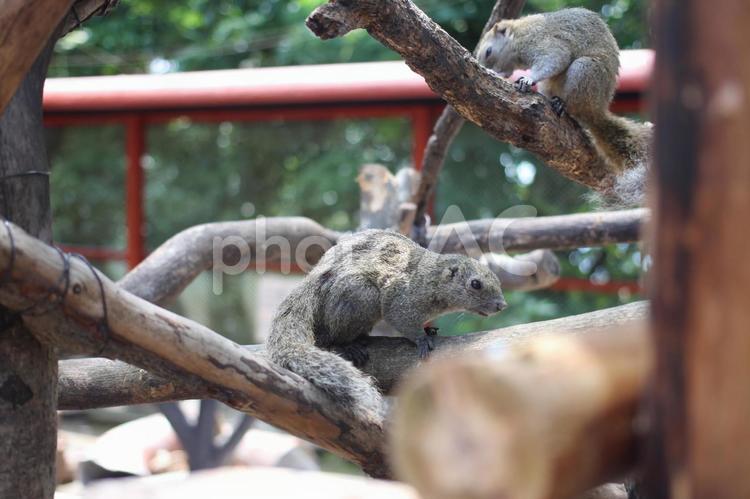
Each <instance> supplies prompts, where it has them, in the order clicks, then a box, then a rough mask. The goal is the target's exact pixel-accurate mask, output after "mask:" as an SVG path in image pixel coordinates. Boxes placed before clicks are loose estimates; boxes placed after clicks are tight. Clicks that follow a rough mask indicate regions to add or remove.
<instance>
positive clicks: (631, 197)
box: [581, 111, 653, 206]
mask: <svg viewBox="0 0 750 499" xmlns="http://www.w3.org/2000/svg"><path fill="white" fill-rule="evenodd" d="M581 121H582V122H583V123H584V125H585V126H586V129H587V130H588V131H589V133H590V134H591V135H592V136H593V138H594V143H595V144H596V147H597V149H598V150H599V152H600V154H601V155H602V156H604V158H605V159H606V160H607V161H608V163H609V164H610V165H611V166H612V168H613V169H614V170H615V175H616V179H615V182H614V185H613V187H612V196H608V197H609V198H614V199H613V200H614V203H613V202H611V201H612V199H610V200H608V202H607V204H608V205H610V206H612V205H620V206H633V205H641V204H643V200H644V195H645V192H644V190H645V185H646V176H647V174H648V171H647V166H648V160H649V153H650V148H651V141H652V137H653V126H652V125H651V124H650V123H638V122H635V121H632V120H629V119H628V118H623V117H621V116H617V115H615V114H612V113H610V112H609V111H607V112H606V113H605V114H603V115H594V116H582V117H581Z"/></svg>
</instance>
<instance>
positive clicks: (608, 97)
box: [478, 8, 653, 204]
mask: <svg viewBox="0 0 750 499" xmlns="http://www.w3.org/2000/svg"><path fill="white" fill-rule="evenodd" d="M478 54H479V55H478V58H479V62H480V63H481V64H483V65H485V66H487V67H488V68H490V69H494V70H495V71H497V72H498V73H500V75H502V76H505V77H509V76H510V75H511V74H512V73H513V71H514V70H515V69H529V70H530V72H529V75H528V76H522V77H520V78H519V79H518V81H517V82H516V88H517V89H518V90H519V91H521V92H529V91H531V87H532V86H534V85H536V86H537V88H538V90H539V92H540V93H542V94H543V95H545V96H546V97H548V98H550V99H551V103H552V107H553V109H554V110H555V112H556V113H557V114H558V115H562V113H563V112H565V111H567V112H568V113H569V114H570V115H571V116H573V117H574V118H575V119H576V120H578V121H579V122H580V123H581V124H582V125H583V126H584V128H585V129H586V130H587V131H588V132H589V133H590V134H591V136H592V137H593V139H594V144H595V145H596V147H597V150H598V151H599V153H600V155H601V156H603V158H604V159H605V160H606V161H607V164H608V165H609V166H610V167H611V168H612V170H613V172H614V173H615V174H616V175H617V181H616V182H615V185H614V187H613V190H614V193H613V194H614V195H615V196H616V197H617V198H618V199H620V201H621V202H622V203H625V204H640V203H641V202H642V198H643V189H644V177H645V175H646V165H647V163H648V157H649V150H650V145H651V139H652V135H653V132H652V126H651V125H650V124H645V123H637V122H635V121H632V120H629V119H627V118H623V117H620V116H616V115H614V114H612V113H611V112H610V111H609V104H610V102H611V101H612V98H613V97H614V94H615V89H616V85H617V73H618V70H619V67H620V59H619V54H620V50H619V48H618V46H617V42H616V41H615V38H614V36H612V33H611V32H610V30H609V28H608V27H607V24H606V23H605V22H604V21H603V20H602V18H601V17H599V15H597V14H596V13H594V12H591V11H590V10H587V9H583V8H572V9H563V10H559V11H556V12H549V13H544V14H533V15H529V16H525V17H522V18H520V19H506V20H502V21H500V22H498V23H497V24H495V25H494V26H493V27H492V28H491V29H490V30H489V31H488V32H487V33H486V34H485V35H484V37H483V38H482V40H481V42H480V44H479V49H478Z"/></svg>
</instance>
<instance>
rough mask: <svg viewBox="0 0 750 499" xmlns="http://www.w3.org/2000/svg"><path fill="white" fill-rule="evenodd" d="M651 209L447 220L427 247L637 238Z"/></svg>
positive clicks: (528, 246) (573, 244)
mask: <svg viewBox="0 0 750 499" xmlns="http://www.w3.org/2000/svg"><path fill="white" fill-rule="evenodd" d="M649 216H650V215H649V211H648V210H646V209H643V208H638V209H634V210H622V211H609V212H595V213H579V214H575V215H558V216H551V217H536V218H531V217H529V218H505V219H503V218H494V219H485V220H472V221H469V222H463V223H458V224H444V225H439V226H437V227H434V228H432V229H431V230H430V231H429V238H428V242H429V244H428V247H429V248H430V249H432V250H433V251H438V252H440V253H466V252H476V251H480V252H485V253H486V252H491V253H503V252H506V251H508V252H510V251H531V250H534V249H539V248H546V249H553V250H563V249H573V248H582V247H589V246H603V245H606V244H612V243H626V242H636V241H638V240H640V235H641V229H642V228H643V225H644V224H645V223H646V222H648V220H649Z"/></svg>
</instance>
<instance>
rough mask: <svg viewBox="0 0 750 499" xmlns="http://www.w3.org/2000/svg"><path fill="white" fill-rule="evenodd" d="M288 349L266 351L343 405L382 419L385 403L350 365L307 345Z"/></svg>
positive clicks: (375, 389) (371, 382) (370, 382)
mask: <svg viewBox="0 0 750 499" xmlns="http://www.w3.org/2000/svg"><path fill="white" fill-rule="evenodd" d="M289 347H290V345H286V346H285V347H284V348H281V349H273V348H271V349H269V353H270V355H271V360H273V361H274V362H276V363H277V364H278V365H280V366H281V367H284V368H286V369H289V370H290V371H292V372H293V373H296V374H299V375H300V376H302V377H303V378H305V379H306V380H308V381H309V382H310V383H312V384H313V385H315V386H317V387H318V388H320V389H321V390H323V391H324V392H326V393H327V394H328V395H330V396H331V398H333V399H334V400H336V401H339V402H341V403H342V404H343V405H344V406H346V407H350V408H353V410H355V411H358V412H359V411H365V412H368V413H370V414H371V415H373V416H374V417H375V418H377V419H378V420H380V419H382V418H383V417H384V415H385V402H384V400H383V397H382V396H381V395H380V392H379V391H378V389H377V388H376V387H375V384H374V383H373V380H372V378H370V377H369V376H368V375H366V374H365V373H363V372H362V371H360V370H359V369H357V368H356V367H354V365H353V364H352V363H351V362H349V361H347V360H345V359H343V358H341V357H339V356H338V355H336V354H335V353H332V352H328V351H326V350H322V349H320V348H317V347H315V346H313V345H309V344H304V343H297V344H296V345H295V346H294V347H293V348H289Z"/></svg>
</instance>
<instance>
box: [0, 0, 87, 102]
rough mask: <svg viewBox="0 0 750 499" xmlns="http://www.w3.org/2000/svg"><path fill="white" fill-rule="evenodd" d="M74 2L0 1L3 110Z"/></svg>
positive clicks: (50, 0)
mask: <svg viewBox="0 0 750 499" xmlns="http://www.w3.org/2000/svg"><path fill="white" fill-rule="evenodd" d="M72 4H73V0H35V1H34V2H31V1H29V0H3V2H0V75H2V78H0V112H2V111H3V109H5V106H6V104H8V102H9V101H10V99H11V97H13V95H14V94H15V92H16V89H17V88H18V85H19V84H20V83H21V82H22V81H23V79H24V77H25V76H24V75H26V74H27V72H28V71H29V68H30V67H31V65H32V63H33V62H34V59H35V58H36V57H37V56H39V55H40V53H41V52H42V51H43V49H44V46H45V45H46V41H47V40H49V39H50V35H52V32H53V31H55V28H56V27H57V25H58V24H60V21H61V20H62V19H63V16H65V13H66V12H68V10H69V9H70V6H71V5H72ZM41 57H42V58H44V55H42V56H41Z"/></svg>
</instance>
